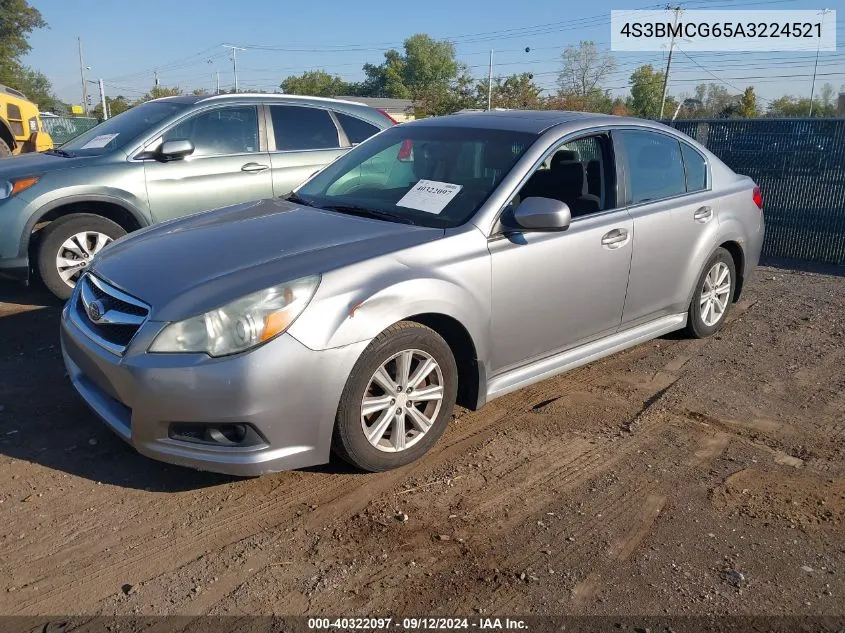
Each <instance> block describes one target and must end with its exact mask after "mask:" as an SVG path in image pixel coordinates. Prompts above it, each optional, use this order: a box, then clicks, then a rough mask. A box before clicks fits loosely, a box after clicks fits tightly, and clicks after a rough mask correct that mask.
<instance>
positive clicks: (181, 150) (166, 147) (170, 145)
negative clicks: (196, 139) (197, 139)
mask: <svg viewBox="0 0 845 633" xmlns="http://www.w3.org/2000/svg"><path fill="white" fill-rule="evenodd" d="M193 153H194V144H193V143H192V142H191V141H189V140H188V139H186V138H177V139H174V140H172V141H164V142H163V143H162V144H161V147H159V149H158V155H159V156H160V157H161V158H162V159H163V160H181V159H182V158H185V156H188V155H190V154H193Z"/></svg>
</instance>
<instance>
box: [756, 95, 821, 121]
mask: <svg viewBox="0 0 845 633" xmlns="http://www.w3.org/2000/svg"><path fill="white" fill-rule="evenodd" d="M809 115H810V99H808V98H807V97H803V98H798V97H794V96H792V95H784V96H783V97H780V98H779V99H775V100H774V101H772V102H771V103H770V104H769V107H768V110H767V112H766V116H770V117H787V118H788V117H803V116H809ZM835 116H836V106H835V105H834V104H833V103H829V104H824V103H823V102H822V100H821V99H813V117H835Z"/></svg>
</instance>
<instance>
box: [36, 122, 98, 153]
mask: <svg viewBox="0 0 845 633" xmlns="http://www.w3.org/2000/svg"><path fill="white" fill-rule="evenodd" d="M97 123H99V121H98V120H97V119H91V118H88V117H81V116H47V117H42V118H41V125H42V126H43V127H44V131H45V132H47V133H48V134H49V135H50V137H51V138H52V139H53V144H54V145H56V147H58V146H59V145H61V144H62V143H67V142H68V141H69V140H71V139H72V138H75V137H77V136H79V135H80V134H82V133H83V132H87V131H88V130H90V129H91V128H92V127H94V126H95V125H97Z"/></svg>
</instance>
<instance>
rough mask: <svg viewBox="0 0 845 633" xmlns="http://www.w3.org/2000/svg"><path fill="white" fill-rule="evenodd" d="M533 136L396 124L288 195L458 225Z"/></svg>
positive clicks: (339, 206)
mask: <svg viewBox="0 0 845 633" xmlns="http://www.w3.org/2000/svg"><path fill="white" fill-rule="evenodd" d="M536 138H537V137H536V136H535V135H533V134H527V133H522V132H511V131H504V130H486V129H476V128H457V127H446V126H444V127H429V126H415V125H398V126H396V127H392V128H389V129H388V130H386V131H384V132H382V133H381V134H379V135H377V136H375V137H373V138H372V139H370V140H368V141H366V142H365V143H362V144H361V145H359V146H358V147H356V148H355V149H353V150H351V151H350V152H349V153H348V154H346V155H344V156H343V157H341V158H340V159H338V160H337V161H335V162H334V163H332V164H331V165H329V166H328V167H326V168H325V169H324V170H323V171H322V172H320V173H319V174H317V175H316V176H315V177H314V178H313V179H311V180H310V181H309V182H307V183H305V184H304V185H302V187H300V188H299V189H297V190H296V194H295V197H296V199H298V201H300V202H302V203H304V204H308V205H311V206H315V207H321V208H326V209H335V210H337V211H340V212H349V213H354V212H358V213H368V212H369V213H370V214H371V215H377V216H378V217H382V218H383V219H390V217H391V216H392V217H393V218H395V219H396V221H404V222H408V223H413V224H419V225H422V226H430V227H452V226H458V225H459V224H463V223H464V222H466V221H467V220H469V219H470V218H471V217H472V216H473V215H474V214H475V212H476V211H477V210H478V209H479V207H481V205H482V204H484V202H485V201H486V200H487V198H488V197H489V196H490V194H491V193H492V192H493V190H494V189H495V188H496V187H497V186H498V185H499V183H500V182H501V181H502V179H503V178H504V177H505V175H506V174H507V173H508V172H509V171H510V170H511V168H512V167H513V166H514V164H515V163H516V161H517V160H519V158H520V157H521V156H522V154H523V153H524V152H525V150H526V149H528V147H529V146H530V145H531V143H533V142H534V140H535V139H536Z"/></svg>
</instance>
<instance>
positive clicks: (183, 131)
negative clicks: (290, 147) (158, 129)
mask: <svg viewBox="0 0 845 633" xmlns="http://www.w3.org/2000/svg"><path fill="white" fill-rule="evenodd" d="M163 139H164V140H165V141H172V140H175V139H188V140H190V141H191V142H192V143H193V144H194V148H195V149H194V153H193V156H217V155H225V154H249V153H251V152H257V151H258V150H259V147H258V110H257V109H256V108H255V106H235V107H230V108H217V109H215V110H209V111H206V112H202V113H200V114H198V115H196V116H193V117H190V118H189V119H187V120H185V121H182V122H181V123H179V124H177V125H175V126H174V127H172V128H170V129H169V130H167V132H165V133H164V135H163Z"/></svg>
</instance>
